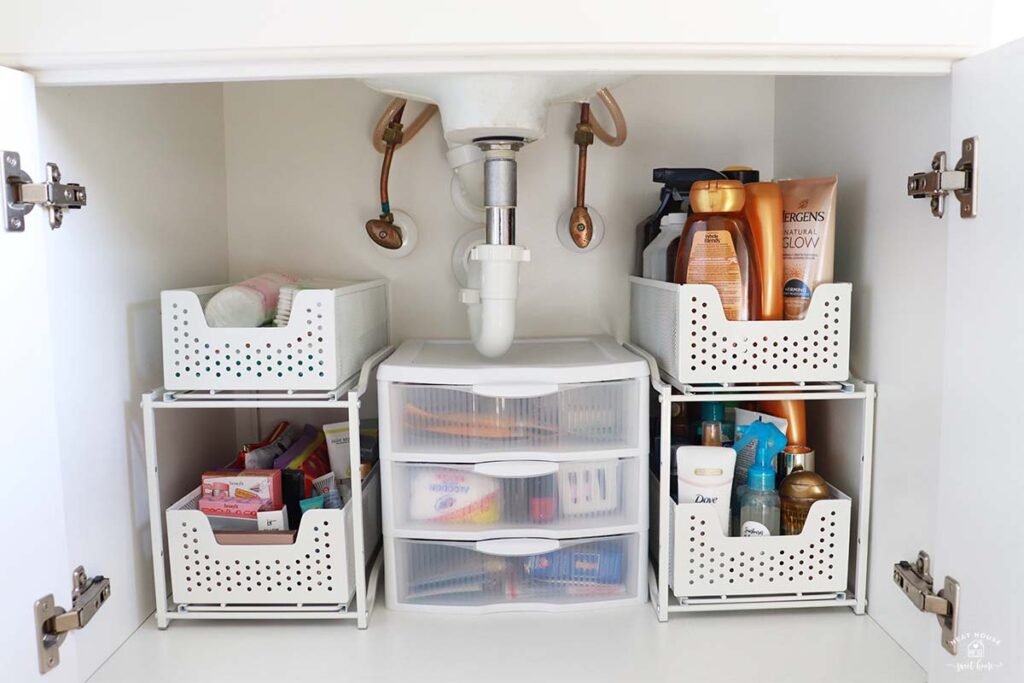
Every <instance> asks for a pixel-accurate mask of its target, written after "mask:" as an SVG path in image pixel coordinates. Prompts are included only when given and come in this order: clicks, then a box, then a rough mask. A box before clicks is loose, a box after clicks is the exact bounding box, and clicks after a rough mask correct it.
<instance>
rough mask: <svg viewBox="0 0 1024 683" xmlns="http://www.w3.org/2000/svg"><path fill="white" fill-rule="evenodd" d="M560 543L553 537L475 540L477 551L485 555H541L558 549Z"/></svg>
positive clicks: (560, 545)
mask: <svg viewBox="0 0 1024 683" xmlns="http://www.w3.org/2000/svg"><path fill="white" fill-rule="evenodd" d="M561 547H562V544H561V543H559V542H558V539H554V538H492V539H489V540H486V541H477V542H476V549H477V552H480V553H483V554H485V555H501V556H504V557H511V556H516V555H541V554H543V553H550V552H552V551H555V550H558V549H559V548H561Z"/></svg>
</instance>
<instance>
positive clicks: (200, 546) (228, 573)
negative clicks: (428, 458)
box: [167, 466, 381, 605]
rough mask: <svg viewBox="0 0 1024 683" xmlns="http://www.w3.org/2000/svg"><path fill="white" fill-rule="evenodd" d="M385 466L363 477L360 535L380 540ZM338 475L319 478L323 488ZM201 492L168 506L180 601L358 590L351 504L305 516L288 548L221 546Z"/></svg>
mask: <svg viewBox="0 0 1024 683" xmlns="http://www.w3.org/2000/svg"><path fill="white" fill-rule="evenodd" d="M379 472H380V468H379V466H378V467H375V468H374V469H373V470H372V471H371V472H370V474H369V475H367V477H366V478H365V479H364V480H363V527H364V530H363V538H364V548H365V552H366V554H367V557H369V555H370V553H371V552H372V550H373V549H374V548H376V547H377V545H378V544H379V542H380V538H381V526H380V523H381V519H380V473H379ZM333 476H334V475H333V474H329V475H326V476H324V477H321V478H320V479H318V480H317V482H316V485H317V487H318V488H317V490H318V491H321V492H322V490H323V489H322V487H323V486H324V485H325V483H326V482H327V481H328V480H329V479H332V478H333ZM199 497H200V489H198V488H197V489H195V490H194V491H192V492H191V493H189V494H188V495H187V496H185V497H184V498H182V499H181V500H179V501H178V502H177V503H175V504H174V505H172V506H171V507H170V508H168V510H167V545H168V551H169V552H168V554H169V557H170V563H171V591H172V594H173V598H174V602H176V603H178V604H179V605H189V604H193V605H211V604H214V605H347V604H348V603H349V601H350V600H351V599H352V595H353V594H354V592H355V557H354V556H353V552H352V501H351V500H349V501H348V503H347V504H346V505H345V507H344V508H343V509H341V510H309V511H308V512H305V513H303V515H302V521H301V523H300V525H299V531H298V534H297V536H296V538H295V543H293V544H291V545H220V544H219V543H217V540H216V538H215V537H214V535H213V529H212V528H211V527H210V522H209V521H208V520H207V518H206V515H205V514H203V513H202V512H200V511H199V509H198V504H199Z"/></svg>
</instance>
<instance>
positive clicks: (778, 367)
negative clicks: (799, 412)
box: [629, 277, 853, 384]
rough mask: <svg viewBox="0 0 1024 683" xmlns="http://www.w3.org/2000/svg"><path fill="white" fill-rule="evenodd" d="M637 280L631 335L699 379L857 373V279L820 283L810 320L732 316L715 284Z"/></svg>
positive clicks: (675, 372)
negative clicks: (853, 351) (853, 322)
mask: <svg viewBox="0 0 1024 683" xmlns="http://www.w3.org/2000/svg"><path fill="white" fill-rule="evenodd" d="M629 282H630V304H629V309H630V339H631V340H632V341H633V343H634V344H636V345H637V346H639V347H640V348H642V349H644V350H645V351H647V352H648V353H649V354H651V355H652V356H654V359H655V360H656V361H657V362H658V367H660V368H661V369H662V370H663V371H664V372H666V373H667V374H668V375H670V376H672V377H675V378H676V379H678V380H680V381H682V382H686V383H693V384H722V383H741V382H772V381H777V382H828V381H832V382H836V381H845V380H847V379H849V376H850V316H851V313H852V307H851V299H852V292H853V286H852V285H850V284H849V283H834V284H823V285H818V286H817V287H816V288H815V290H814V294H813V295H812V297H811V304H810V307H809V308H808V310H807V316H806V317H805V318H804V319H803V320H758V321H747V322H744V321H735V320H727V319H726V317H725V312H724V311H723V309H722V300H721V298H720V297H719V295H718V290H717V289H715V288H714V286H713V285H677V284H673V283H671V282H661V281H658V280H649V279H645V278H639V277H631V278H630V279H629Z"/></svg>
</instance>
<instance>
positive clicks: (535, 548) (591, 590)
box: [386, 534, 647, 612]
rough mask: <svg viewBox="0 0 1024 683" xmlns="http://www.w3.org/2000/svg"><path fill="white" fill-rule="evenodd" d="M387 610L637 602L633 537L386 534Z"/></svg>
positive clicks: (637, 566)
mask: <svg viewBox="0 0 1024 683" xmlns="http://www.w3.org/2000/svg"><path fill="white" fill-rule="evenodd" d="M386 543H387V544H388V549H389V552H390V553H391V554H392V556H393V563H392V565H391V566H392V567H393V571H392V572H390V573H389V574H388V575H387V580H388V589H387V600H388V607H390V608H395V609H424V610H434V611H456V612H457V611H463V612H487V611H516V610H547V611H558V610H561V609H573V608H579V607H581V606H597V605H602V604H616V603H623V602H640V601H642V600H643V599H645V598H646V597H647V596H646V593H645V592H644V591H642V590H641V581H640V579H641V578H645V577H642V576H641V572H640V568H641V562H640V559H641V552H642V548H641V547H640V535H639V534H628V535H620V536H606V537H599V538H593V539H586V540H572V541H558V540H555V539H540V538H504V539H492V540H485V541H477V542H475V543H466V542H462V543H460V542H445V541H423V540H407V539H391V538H387V539H386Z"/></svg>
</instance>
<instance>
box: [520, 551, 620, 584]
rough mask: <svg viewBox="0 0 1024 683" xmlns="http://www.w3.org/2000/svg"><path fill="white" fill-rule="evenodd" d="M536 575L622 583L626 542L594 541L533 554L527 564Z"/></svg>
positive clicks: (548, 578) (571, 580)
mask: <svg viewBox="0 0 1024 683" xmlns="http://www.w3.org/2000/svg"><path fill="white" fill-rule="evenodd" d="M523 566H524V567H525V569H526V575H527V576H528V577H530V578H532V579H541V580H546V581H555V582H563V583H621V582H622V581H623V580H624V579H623V557H622V545H621V544H618V543H591V544H588V545H586V546H583V547H582V548H579V549H577V548H567V549H565V550H556V551H554V552H552V553H546V554H544V555H532V556H530V557H527V558H526V561H525V563H524V565H523Z"/></svg>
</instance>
